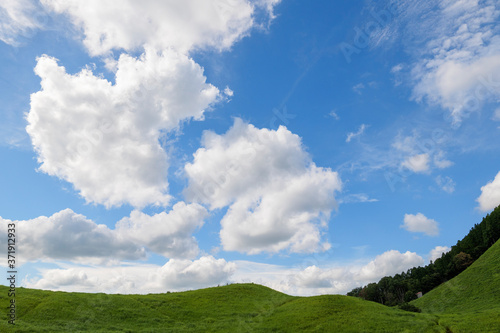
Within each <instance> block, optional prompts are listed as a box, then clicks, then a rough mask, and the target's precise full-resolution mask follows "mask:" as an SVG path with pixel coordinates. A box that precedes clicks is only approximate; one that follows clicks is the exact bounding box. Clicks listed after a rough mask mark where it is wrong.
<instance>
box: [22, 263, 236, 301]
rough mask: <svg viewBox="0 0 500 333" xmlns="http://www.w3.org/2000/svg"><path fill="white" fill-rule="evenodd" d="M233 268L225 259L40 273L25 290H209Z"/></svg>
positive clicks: (125, 292)
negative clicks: (207, 288) (208, 288)
mask: <svg viewBox="0 0 500 333" xmlns="http://www.w3.org/2000/svg"><path fill="white" fill-rule="evenodd" d="M234 269H235V265H234V264H233V263H229V262H227V261H225V260H224V259H215V258H214V257H212V256H204V257H201V258H200V259H197V260H194V261H191V260H180V259H171V260H169V261H168V262H167V263H166V264H165V265H163V266H157V265H134V266H127V265H121V266H109V267H69V268H57V269H41V270H40V272H41V276H40V277H36V278H32V279H28V280H25V281H24V283H23V285H24V286H26V287H28V288H36V289H48V290H63V291H79V292H105V293H121V294H132V293H134V294H146V293H164V292H167V291H182V290H188V289H198V288H205V287H212V286H216V285H218V284H222V283H225V282H226V281H227V280H228V278H229V277H230V276H231V274H232V273H233V272H234Z"/></svg>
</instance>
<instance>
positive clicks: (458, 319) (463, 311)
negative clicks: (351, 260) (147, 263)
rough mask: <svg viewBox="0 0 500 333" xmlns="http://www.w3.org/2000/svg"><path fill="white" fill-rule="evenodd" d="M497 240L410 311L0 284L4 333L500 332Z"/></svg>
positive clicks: (340, 299)
mask: <svg viewBox="0 0 500 333" xmlns="http://www.w3.org/2000/svg"><path fill="white" fill-rule="evenodd" d="M499 271H500V242H497V243H496V244H495V245H494V246H493V247H491V248H490V249H489V250H488V251H487V252H486V253H485V254H484V255H483V256H482V257H481V258H479V259H478V260H477V261H476V262H475V263H474V264H473V265H471V266H470V267H469V268H467V269H466V270H465V271H464V272H463V273H461V274H460V275H458V276H457V277H455V278H454V279H452V280H450V281H448V282H447V283H444V284H443V285H441V286H439V287H438V288H436V289H434V290H432V291H431V292H429V293H428V294H427V295H424V297H422V298H420V299H418V300H416V301H414V302H412V304H414V305H416V306H418V307H419V308H421V309H422V310H423V312H422V313H414V312H406V311H402V310H400V309H397V308H390V307H387V306H384V305H381V304H378V303H374V302H369V301H364V300H361V299H358V298H354V297H348V296H339V295H324V296H315V297H294V296H289V295H285V294H282V293H279V292H277V291H275V290H272V289H269V288H267V287H263V286H260V285H256V284H233V285H228V286H223V287H215V288H208V289H201V290H196V291H186V292H179V293H166V294H150V295H107V294H87V293H66V292H52V291H42V290H33V289H25V288H17V296H16V304H17V309H16V310H17V320H16V325H15V326H12V325H9V324H8V323H7V307H8V301H9V298H8V295H7V294H8V288H7V287H3V286H0V306H1V308H2V310H3V312H2V313H3V315H2V316H3V320H1V321H0V332H84V331H87V332H454V333H456V332H500V273H499Z"/></svg>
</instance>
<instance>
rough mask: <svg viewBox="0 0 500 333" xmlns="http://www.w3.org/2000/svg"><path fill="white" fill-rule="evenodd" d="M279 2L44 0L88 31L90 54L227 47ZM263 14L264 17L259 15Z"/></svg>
mask: <svg viewBox="0 0 500 333" xmlns="http://www.w3.org/2000/svg"><path fill="white" fill-rule="evenodd" d="M278 2H279V1H276V0H260V1H247V0H213V1H204V0H184V1H183V2H182V5H179V3H178V2H176V1H155V0H143V1H141V2H137V1H133V0H123V1H120V5H119V6H117V5H116V1H114V0H88V1H85V2H81V1H78V0H68V1H59V0H42V3H43V4H44V5H45V6H46V7H47V8H50V9H51V10H53V11H55V12H56V13H64V14H67V15H69V17H70V19H71V21H72V23H73V24H74V25H75V26H76V27H78V28H80V29H81V30H82V31H83V35H84V37H83V38H84V40H83V43H84V45H85V46H86V48H87V49H88V50H89V53H90V54H91V55H94V56H95V55H106V54H108V52H109V51H111V50H125V51H134V50H140V49H141V48H142V47H143V46H144V45H149V46H150V47H153V48H156V49H160V50H164V49H170V48H173V49H175V50H177V51H179V52H181V53H184V54H185V53H187V52H188V51H190V50H192V49H197V48H215V49H218V50H224V49H228V48H230V47H231V46H232V45H233V44H234V43H235V42H237V41H238V40H240V39H241V38H242V37H244V36H246V35H248V34H249V31H250V30H251V28H252V27H254V26H256V25H259V21H262V19H264V21H265V20H270V19H272V18H273V17H274V15H273V8H274V6H275V5H276V4H277V3H278ZM258 12H262V13H263V14H264V15H263V16H264V18H262V17H260V16H262V15H257V14H258Z"/></svg>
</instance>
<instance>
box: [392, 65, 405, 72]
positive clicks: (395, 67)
mask: <svg viewBox="0 0 500 333" xmlns="http://www.w3.org/2000/svg"><path fill="white" fill-rule="evenodd" d="M402 69H403V64H397V65H396V66H393V67H392V68H391V73H399V72H401V70H402Z"/></svg>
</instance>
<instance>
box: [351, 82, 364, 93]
mask: <svg viewBox="0 0 500 333" xmlns="http://www.w3.org/2000/svg"><path fill="white" fill-rule="evenodd" d="M363 89H365V85H364V84H363V83H358V84H357V85H355V86H354V87H352V90H353V91H354V92H355V93H356V94H359V95H361V91H362V90H363Z"/></svg>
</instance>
